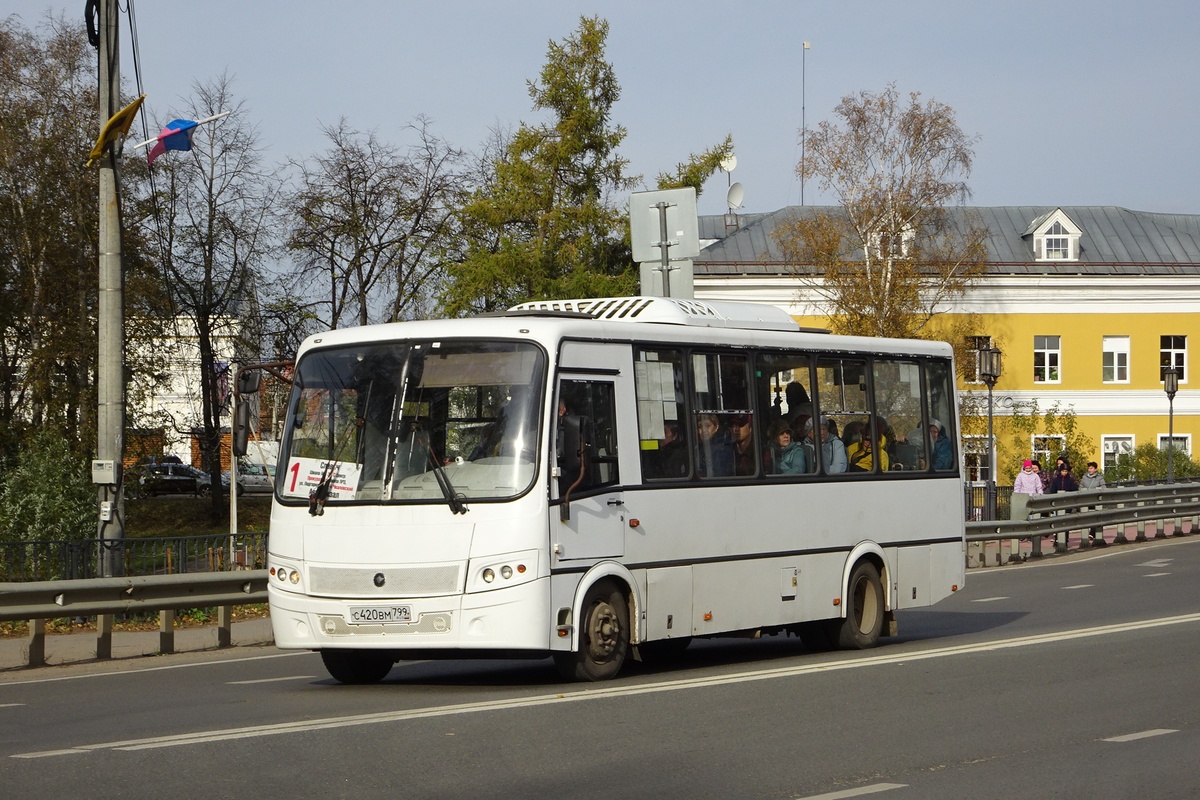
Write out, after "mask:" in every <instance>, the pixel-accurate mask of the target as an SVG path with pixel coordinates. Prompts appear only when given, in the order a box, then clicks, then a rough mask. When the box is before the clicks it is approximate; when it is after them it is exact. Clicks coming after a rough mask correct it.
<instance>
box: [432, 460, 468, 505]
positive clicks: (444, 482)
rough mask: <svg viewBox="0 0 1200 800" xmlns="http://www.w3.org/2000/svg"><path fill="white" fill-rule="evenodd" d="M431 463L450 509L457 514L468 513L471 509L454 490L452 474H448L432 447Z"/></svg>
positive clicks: (434, 475)
mask: <svg viewBox="0 0 1200 800" xmlns="http://www.w3.org/2000/svg"><path fill="white" fill-rule="evenodd" d="M429 463H430V464H432V465H433V477H434V478H436V479H437V484H438V488H440V489H441V490H442V496H443V497H445V498H446V504H447V505H449V506H450V510H451V511H453V512H454V513H455V514H465V513H467V511H469V510H470V509H468V508H467V504H466V503H464V502H463V496H462V495H461V494H459V493H458V492H456V491H454V484H452V483H451V482H450V476H449V475H447V474H446V469H445V467H443V466H442V463H441V462H440V461H438V459H437V455H435V454H434V452H433V448H432V447H430V448H429Z"/></svg>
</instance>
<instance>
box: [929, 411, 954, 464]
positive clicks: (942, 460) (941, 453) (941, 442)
mask: <svg viewBox="0 0 1200 800" xmlns="http://www.w3.org/2000/svg"><path fill="white" fill-rule="evenodd" d="M929 441H930V442H931V443H932V445H933V469H934V471H935V472H945V471H947V470H952V469H954V448H953V447H952V446H951V445H950V440H949V439H947V438H946V429H945V428H944V427H942V423H941V422H940V421H938V420H936V419H931V420H929Z"/></svg>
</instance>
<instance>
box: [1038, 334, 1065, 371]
mask: <svg viewBox="0 0 1200 800" xmlns="http://www.w3.org/2000/svg"><path fill="white" fill-rule="evenodd" d="M1051 339H1053V340H1054V346H1051V344H1050V340H1051ZM1039 340H1043V342H1042V343H1043V344H1044V345H1045V346H1044V347H1038V343H1039ZM1039 354H1041V355H1042V356H1043V357H1044V362H1045V363H1043V365H1042V366H1041V367H1039V366H1038V363H1037V361H1038V355H1039ZM1038 370H1043V371H1044V372H1043V374H1042V377H1041V379H1039V378H1038ZM1033 382H1034V383H1062V337H1061V336H1057V335H1053V334H1044V335H1042V334H1039V335H1035V336H1034V337H1033Z"/></svg>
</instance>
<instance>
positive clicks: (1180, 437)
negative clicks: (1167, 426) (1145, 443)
mask: <svg viewBox="0 0 1200 800" xmlns="http://www.w3.org/2000/svg"><path fill="white" fill-rule="evenodd" d="M1170 441H1171V437H1170V436H1169V435H1168V434H1165V433H1160V434H1159V435H1158V449H1159V450H1162V451H1163V452H1166V449H1167V443H1168V442H1170ZM1174 441H1175V451H1176V452H1177V453H1183V454H1184V455H1185V456H1187V457H1188V458H1191V457H1192V435H1191V434H1190V433H1176V434H1175V438H1174Z"/></svg>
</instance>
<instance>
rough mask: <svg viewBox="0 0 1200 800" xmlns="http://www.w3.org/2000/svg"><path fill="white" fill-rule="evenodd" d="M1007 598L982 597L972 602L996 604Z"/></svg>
mask: <svg viewBox="0 0 1200 800" xmlns="http://www.w3.org/2000/svg"><path fill="white" fill-rule="evenodd" d="M1007 599H1008V598H1007V597H981V598H979V599H978V600H972V601H971V602H972V603H994V602H996V601H997V600H1007Z"/></svg>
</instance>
